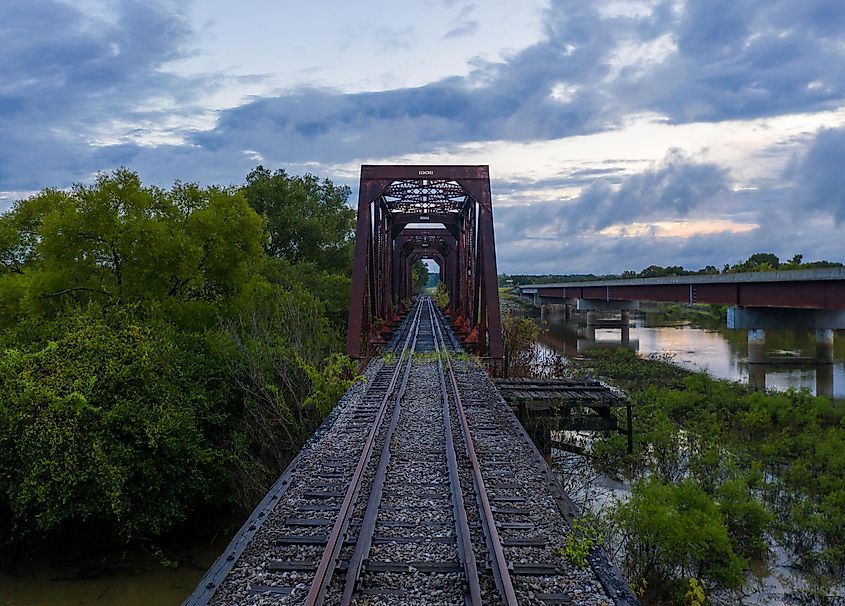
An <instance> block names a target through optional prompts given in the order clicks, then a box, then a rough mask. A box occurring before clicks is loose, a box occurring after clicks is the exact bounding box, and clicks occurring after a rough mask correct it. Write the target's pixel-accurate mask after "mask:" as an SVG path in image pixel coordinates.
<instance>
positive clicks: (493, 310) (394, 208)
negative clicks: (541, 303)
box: [346, 165, 504, 359]
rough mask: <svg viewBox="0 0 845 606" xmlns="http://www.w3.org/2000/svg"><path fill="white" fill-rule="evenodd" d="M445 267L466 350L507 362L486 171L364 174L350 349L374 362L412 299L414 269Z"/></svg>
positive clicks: (371, 169)
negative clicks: (426, 264) (424, 263)
mask: <svg viewBox="0 0 845 606" xmlns="http://www.w3.org/2000/svg"><path fill="white" fill-rule="evenodd" d="M420 259H431V260H433V261H435V262H436V263H437V264H438V265H439V266H440V271H441V280H442V281H443V283H444V284H445V286H446V289H447V291H448V293H449V306H448V307H447V308H446V314H447V316H448V317H449V318H450V320H451V321H452V324H453V326H454V327H455V329H456V332H457V333H458V334H459V335H460V336H461V338H462V340H463V341H464V344H465V345H466V346H467V347H468V348H470V349H472V350H473V351H475V352H476V353H478V354H479V355H481V356H485V357H490V358H494V359H500V358H502V357H503V356H504V344H503V341H502V321H501V316H500V313H499V291H498V279H497V275H496V244H495V241H494V239H493V203H492V198H491V194H490V172H489V169H488V167H487V166H376V165H364V166H362V167H361V187H360V190H359V193H358V220H357V226H356V231H355V258H354V261H353V267H352V291H351V294H350V300H349V329H348V333H347V340H346V349H347V353H348V354H349V355H350V356H351V357H353V358H363V357H368V356H369V355H371V354H372V353H373V345H375V344H378V343H382V342H383V341H384V337H385V335H386V333H388V332H389V331H390V328H391V327H392V326H395V324H396V322H397V321H398V320H399V317H400V315H399V314H400V313H401V311H402V310H403V306H404V305H405V304H406V303H407V302H408V301H409V300H410V299H411V296H412V292H411V288H412V286H411V267H412V266H413V265H414V263H415V262H417V261H418V260H420Z"/></svg>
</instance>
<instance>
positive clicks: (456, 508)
mask: <svg viewBox="0 0 845 606" xmlns="http://www.w3.org/2000/svg"><path fill="white" fill-rule="evenodd" d="M428 306H429V310H430V319H431V332H432V334H433V335H434V351H435V352H436V353H437V369H438V371H439V372H438V377H439V379H440V398H441V401H442V403H443V427H444V433H445V437H446V464H447V466H448V468H449V488H450V489H451V491H452V515H453V516H454V518H455V535H456V536H457V541H458V557H459V558H460V560H461V565H462V566H463V568H464V576H466V580H467V586H468V588H469V600H470V601H469V603H470V604H471V605H472V606H480V605H481V604H483V602H482V600H481V583H480V581H479V580H478V564H477V563H476V560H475V551H474V550H473V548H472V537H471V536H470V533H469V522H468V521H467V512H466V505H465V503H464V494H463V490H462V489H461V478H460V476H459V475H458V457H457V453H456V452H455V440H454V437H453V435H452V413H451V406H449V392H448V390H447V389H446V371H445V370H444V368H443V357H444V356H447V355H448V354H447V353H446V352H447V348H446V341H445V339H443V333H442V332H441V331H440V326H439V325H438V324H437V323H436V322H435V315H434V303H433V302H432V300H431V299H429V300H428ZM438 336H439V337H440V341H441V344H442V346H443V347H442V351H443V353H442V354H441V347H440V344H438Z"/></svg>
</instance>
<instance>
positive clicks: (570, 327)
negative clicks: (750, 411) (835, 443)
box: [538, 306, 836, 398]
mask: <svg viewBox="0 0 845 606" xmlns="http://www.w3.org/2000/svg"><path fill="white" fill-rule="evenodd" d="M614 321H615V322H616V326H615V327H614V326H613V324H614ZM540 322H541V325H542V330H541V332H540V334H539V336H538V341H539V342H540V343H541V344H542V345H545V346H547V347H549V348H551V349H553V350H554V351H556V352H557V353H559V354H562V355H565V356H567V357H575V356H579V355H583V354H584V353H585V352H588V351H590V350H593V349H619V348H625V349H629V350H631V351H634V352H640V351H645V352H649V351H650V348H653V347H660V346H661V344H660V343H655V342H654V339H652V338H646V341H645V342H644V343H641V339H642V338H643V336H642V334H640V335H639V336H638V332H641V330H642V329H645V330H652V329H659V328H658V327H652V328H649V327H645V326H638V325H637V324H634V325H633V326H631V327H628V326H624V327H620V326H619V325H618V320H617V319H615V318H612V319H610V320H609V322H607V324H608V326H605V327H602V326H601V325H599V326H592V325H588V324H587V319H586V314H579V313H578V312H572V311H566V310H564V309H563V308H562V307H554V306H544V308H543V309H542V312H541V316H540ZM608 328H610V330H608ZM673 330H681V331H683V330H684V328H673ZM632 331H633V335H634V336H633V337H632ZM597 332H598V334H597ZM708 332H709V331H708ZM713 338H716V339H720V340H724V343H725V347H728V348H729V351H725V352H724V355H725V356H730V357H731V358H732V359H733V364H729V365H728V366H729V367H730V368H734V369H735V373H736V374H735V375H734V376H733V378H738V379H743V378H746V377H747V380H748V384H749V385H750V386H751V387H755V388H758V389H765V388H766V387H767V379H766V378H767V375H768V377H769V382H771V380H772V377H773V375H781V374H782V373H784V372H785V371H786V372H788V373H790V374H794V372H795V371H797V370H799V369H803V370H805V371H806V372H807V373H810V374H812V375H813V378H810V377H809V376H803V375H802V377H801V378H802V380H801V384H802V385H804V386H806V387H810V386H812V385H813V383H814V387H815V392H816V394H817V395H819V396H823V397H828V398H834V397H835V395H836V393H835V390H834V385H835V383H834V377H835V374H836V366H835V365H833V364H824V363H822V364H819V363H816V361H815V359H814V358H812V357H807V356H775V355H770V356H767V357H766V359H767V360H770V363H766V364H749V363H748V362H747V351H745V349H744V348H743V347H742V345H743V344H744V341H745V340H744V339H741V340H740V339H737V338H733V339H732V338H730V335H726V334H724V332H723V331H719V332H718V333H716V332H715V331H714V332H713ZM663 346H665V343H664V344H663ZM675 346H680V347H692V348H693V349H695V347H696V345H695V343H693V344H691V345H690V344H687V343H684V344H680V345H679V344H677V343H676V344H675ZM699 346H702V344H699ZM705 346H706V345H705ZM651 351H653V350H651ZM717 375H718V373H717ZM726 378H731V377H730V376H726ZM781 378H782V377H781ZM808 382H809V384H808ZM781 387H782V386H781Z"/></svg>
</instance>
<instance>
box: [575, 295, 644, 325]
mask: <svg viewBox="0 0 845 606" xmlns="http://www.w3.org/2000/svg"><path fill="white" fill-rule="evenodd" d="M576 307H577V309H578V311H581V312H584V311H586V312H587V326H596V327H601V328H623V329H626V328H628V326H629V324H630V322H631V312H632V311H636V310H638V309H639V308H640V302H639V301H603V300H598V299H578V300H577V303H576ZM608 311H610V312H619V319H618V320H616V319H603V318H601V317H600V313H601V312H608Z"/></svg>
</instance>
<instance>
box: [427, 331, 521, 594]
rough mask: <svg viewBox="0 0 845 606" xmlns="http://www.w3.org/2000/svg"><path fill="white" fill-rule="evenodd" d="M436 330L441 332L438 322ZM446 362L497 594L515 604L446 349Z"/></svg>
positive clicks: (503, 556) (506, 566)
mask: <svg viewBox="0 0 845 606" xmlns="http://www.w3.org/2000/svg"><path fill="white" fill-rule="evenodd" d="M438 332H439V333H440V334H441V336H442V331H440V329H439V326H438ZM445 358H446V365H447V368H448V370H449V376H450V377H451V384H452V391H453V394H454V400H455V412H456V414H457V416H458V420H459V421H460V424H461V428H462V432H463V436H464V444H465V445H466V451H467V456H468V458H469V461H470V465H471V467H472V479H473V485H474V486H475V496H476V500H477V502H478V507H479V513H480V514H481V526H482V529H483V530H484V539H485V541H486V542H487V553H488V556H489V558H490V567H491V570H492V572H493V578H494V579H495V581H496V588H497V589H498V590H499V595H500V596H501V598H502V602H503V604H504V605H505V606H517V605H518V604H519V601H518V600H517V598H516V592H515V591H514V588H513V582H512V581H511V576H510V571H509V569H508V561H507V558H506V557H505V551H504V549H503V548H502V541H501V539H500V538H499V531H498V530H497V529H496V520H495V518H494V517H493V510H492V508H491V507H490V497H489V496H488V495H487V487H486V486H485V485H484V477H483V476H482V474H481V465H480V464H479V462H478V456H477V455H476V452H475V445H474V443H473V440H472V434H471V433H470V429H469V421H468V420H467V416H466V412H465V411H464V406H463V402H462V401H461V393H460V389H459V388H458V381H457V379H456V377H455V369H454V367H453V366H452V360H451V359H450V357H449V354H448V352H447V353H446V356H445Z"/></svg>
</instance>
